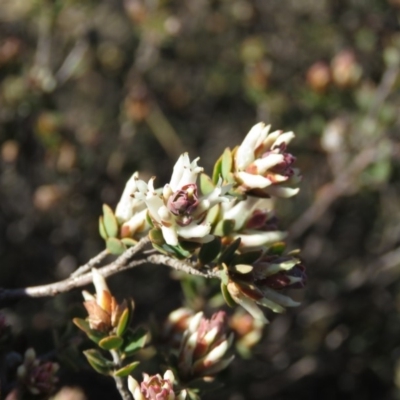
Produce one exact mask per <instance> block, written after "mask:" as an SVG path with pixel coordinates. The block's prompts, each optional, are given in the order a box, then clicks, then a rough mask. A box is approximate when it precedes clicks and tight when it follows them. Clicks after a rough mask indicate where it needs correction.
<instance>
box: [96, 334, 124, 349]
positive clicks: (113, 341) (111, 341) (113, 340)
mask: <svg viewBox="0 0 400 400" xmlns="http://www.w3.org/2000/svg"><path fill="white" fill-rule="evenodd" d="M123 342H124V340H123V339H122V338H121V337H119V336H114V335H113V336H108V337H105V338H104V339H101V340H100V342H99V346H100V347H101V348H102V349H104V350H116V349H119V348H120V347H121V346H122V343H123Z"/></svg>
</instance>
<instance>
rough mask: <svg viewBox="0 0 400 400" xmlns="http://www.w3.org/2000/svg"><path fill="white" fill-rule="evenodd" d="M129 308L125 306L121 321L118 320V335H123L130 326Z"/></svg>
mask: <svg viewBox="0 0 400 400" xmlns="http://www.w3.org/2000/svg"><path fill="white" fill-rule="evenodd" d="M129 311H130V310H129V308H125V310H124V311H123V312H122V314H121V316H120V318H119V321H118V326H117V332H116V333H117V336H122V335H123V334H124V333H125V329H126V327H127V326H128V322H129V316H130V315H129V314H130V312H129Z"/></svg>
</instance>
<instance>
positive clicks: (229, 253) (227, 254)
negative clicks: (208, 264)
mask: <svg viewBox="0 0 400 400" xmlns="http://www.w3.org/2000/svg"><path fill="white" fill-rule="evenodd" d="M239 246H240V238H237V239H236V240H235V241H234V242H232V243H231V244H230V245H229V246H228V247H227V248H226V249H225V250H224V251H223V253H222V254H221V255H220V256H219V260H218V263H219V264H222V263H225V264H228V265H229V264H230V263H231V261H232V259H233V256H234V255H235V252H236V250H237V249H238V248H239Z"/></svg>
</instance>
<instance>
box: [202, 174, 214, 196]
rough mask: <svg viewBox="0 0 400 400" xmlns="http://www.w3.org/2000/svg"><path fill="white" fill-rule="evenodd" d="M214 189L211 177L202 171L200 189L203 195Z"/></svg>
mask: <svg viewBox="0 0 400 400" xmlns="http://www.w3.org/2000/svg"><path fill="white" fill-rule="evenodd" d="M214 189H215V185H214V184H213V181H212V180H211V178H210V177H209V176H208V175H207V174H204V173H201V174H200V191H201V193H202V194H203V195H204V196H207V195H208V194H210V193H211V192H212V191H213V190H214Z"/></svg>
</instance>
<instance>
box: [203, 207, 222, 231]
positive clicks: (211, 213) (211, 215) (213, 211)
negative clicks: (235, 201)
mask: <svg viewBox="0 0 400 400" xmlns="http://www.w3.org/2000/svg"><path fill="white" fill-rule="evenodd" d="M220 208H221V207H220V205H219V204H216V205H215V206H214V207H212V208H210V210H208V213H207V216H206V220H205V222H207V223H209V224H211V225H212V226H214V225H215V224H216V223H217V221H218V215H219V211H220Z"/></svg>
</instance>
